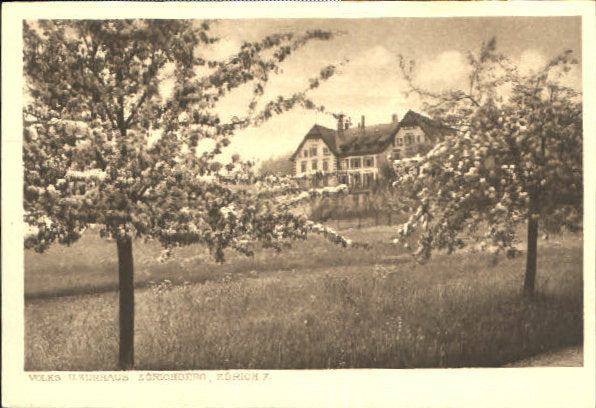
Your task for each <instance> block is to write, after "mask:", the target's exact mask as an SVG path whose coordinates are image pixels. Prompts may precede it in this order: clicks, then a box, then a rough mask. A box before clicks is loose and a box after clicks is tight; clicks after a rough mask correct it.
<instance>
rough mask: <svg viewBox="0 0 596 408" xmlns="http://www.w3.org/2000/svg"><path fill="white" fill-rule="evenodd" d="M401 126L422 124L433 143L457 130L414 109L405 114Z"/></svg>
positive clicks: (425, 133) (427, 136)
mask: <svg viewBox="0 0 596 408" xmlns="http://www.w3.org/2000/svg"><path fill="white" fill-rule="evenodd" d="M399 126H400V127H405V126H420V128H421V129H422V131H423V132H424V135H425V136H426V138H427V139H428V140H430V141H431V142H433V143H434V142H437V141H438V140H439V139H442V138H443V137H444V136H446V135H448V134H451V133H455V131H456V130H455V129H453V128H450V127H448V126H444V125H442V124H441V123H439V122H437V121H435V120H432V119H431V118H428V117H426V116H424V115H421V114H419V113H417V112H414V111H412V110H409V111H408V112H407V113H406V114H405V115H404V117H403V119H402V120H401V121H400V122H399Z"/></svg>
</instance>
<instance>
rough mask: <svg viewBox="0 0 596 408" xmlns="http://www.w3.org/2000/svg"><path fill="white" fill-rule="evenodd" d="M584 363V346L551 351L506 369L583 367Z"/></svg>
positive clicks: (508, 365)
mask: <svg viewBox="0 0 596 408" xmlns="http://www.w3.org/2000/svg"><path fill="white" fill-rule="evenodd" d="M583 361H584V348H583V346H575V347H567V348H564V349H560V350H556V351H549V352H548V353H543V354H539V355H537V356H534V357H529V358H526V359H523V360H520V361H516V362H514V363H509V364H507V365H505V366H504V367H582V366H583Z"/></svg>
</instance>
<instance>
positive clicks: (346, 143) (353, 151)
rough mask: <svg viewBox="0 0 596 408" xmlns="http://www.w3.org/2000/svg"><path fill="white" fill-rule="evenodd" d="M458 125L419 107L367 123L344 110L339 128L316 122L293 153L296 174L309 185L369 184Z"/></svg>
mask: <svg viewBox="0 0 596 408" xmlns="http://www.w3.org/2000/svg"><path fill="white" fill-rule="evenodd" d="M454 132H455V131H454V129H451V128H449V127H446V126H443V125H441V124H440V123H438V122H436V121H433V120H432V119H430V118H427V117H425V116H423V115H421V114H419V113H416V112H413V111H408V112H407V113H406V115H405V116H404V117H403V119H402V120H401V121H399V120H398V117H397V115H393V116H392V118H391V122H390V123H386V124H377V125H371V126H366V123H365V118H364V116H362V118H361V121H360V123H359V124H358V125H357V127H351V126H350V124H349V123H348V122H344V117H343V116H341V115H340V116H339V117H338V122H337V129H335V130H334V129H329V128H326V127H324V126H320V125H316V124H315V125H314V126H313V127H312V128H311V129H310V131H309V132H308V133H307V134H306V135H305V137H304V138H303V139H302V142H301V143H300V145H299V146H298V148H297V149H296V151H295V152H294V154H293V155H292V156H291V157H290V160H292V161H293V163H294V175H295V176H296V177H297V178H298V179H302V180H304V184H305V185H311V186H316V187H318V186H324V185H336V184H346V185H348V186H350V187H351V188H353V189H358V188H362V189H366V188H369V187H371V186H373V185H374V184H375V183H377V182H378V181H379V180H380V179H382V178H383V177H385V176H386V174H387V172H386V171H385V170H386V169H388V168H389V166H390V163H389V160H396V159H402V158H407V157H412V156H415V155H416V154H419V153H421V152H424V151H427V150H429V149H430V148H432V146H433V145H434V144H435V143H437V142H438V141H440V140H442V139H443V138H444V137H445V136H446V135H448V134H453V133H454Z"/></svg>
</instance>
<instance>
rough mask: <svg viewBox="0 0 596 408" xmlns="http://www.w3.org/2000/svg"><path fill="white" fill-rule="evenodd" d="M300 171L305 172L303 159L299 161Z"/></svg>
mask: <svg viewBox="0 0 596 408" xmlns="http://www.w3.org/2000/svg"><path fill="white" fill-rule="evenodd" d="M300 171H301V172H302V173H305V172H306V162H305V161H303V162H302V163H300Z"/></svg>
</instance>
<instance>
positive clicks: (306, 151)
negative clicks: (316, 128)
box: [304, 149, 308, 157]
mask: <svg viewBox="0 0 596 408" xmlns="http://www.w3.org/2000/svg"><path fill="white" fill-rule="evenodd" d="M304 157H308V149H304Z"/></svg>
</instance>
